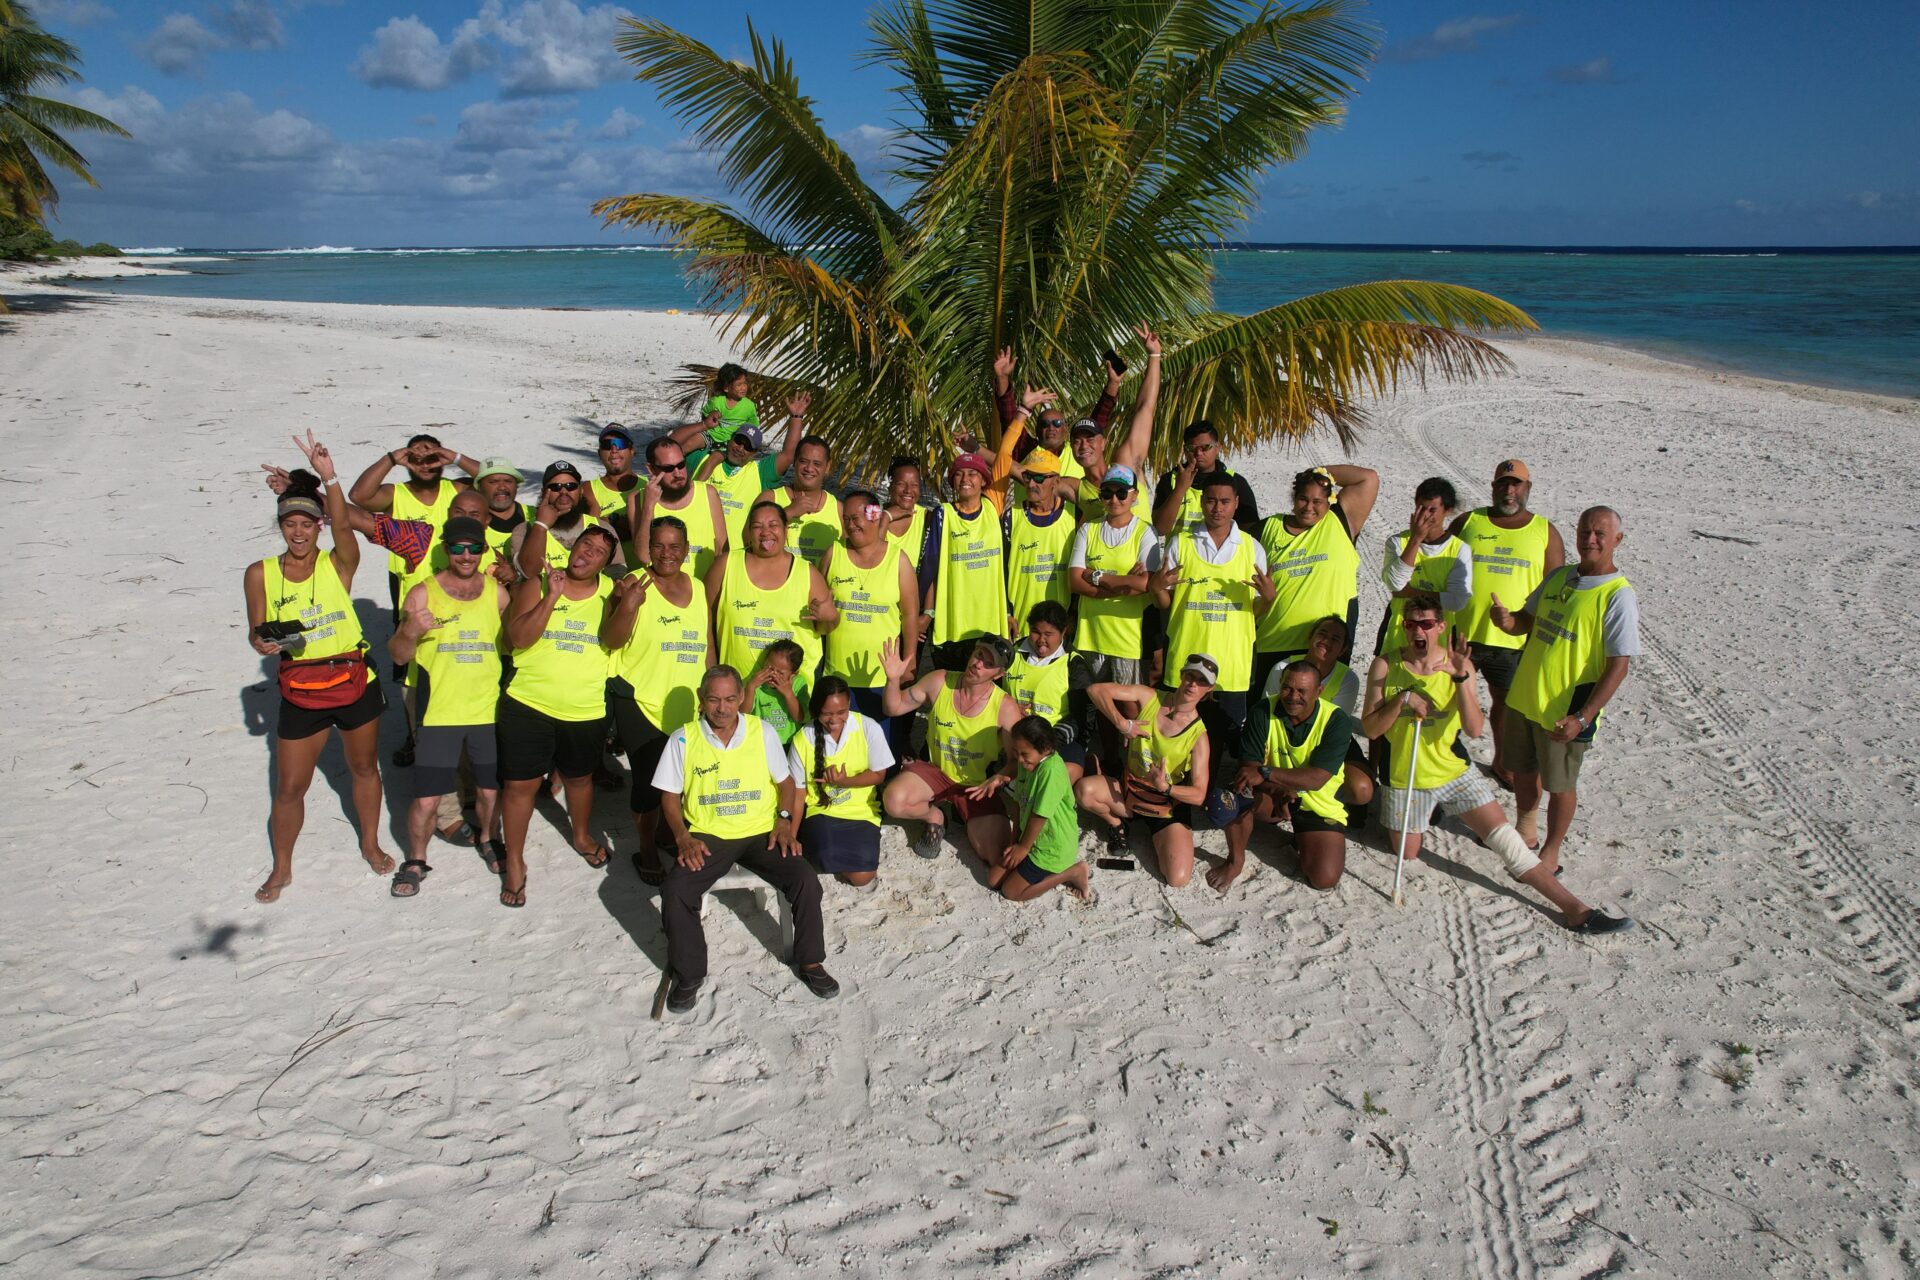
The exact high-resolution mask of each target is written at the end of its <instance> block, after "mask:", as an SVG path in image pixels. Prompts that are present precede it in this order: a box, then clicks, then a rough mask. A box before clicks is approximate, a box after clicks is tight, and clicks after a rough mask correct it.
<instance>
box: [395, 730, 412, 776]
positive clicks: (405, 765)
mask: <svg viewBox="0 0 1920 1280" xmlns="http://www.w3.org/2000/svg"><path fill="white" fill-rule="evenodd" d="M393 767H394V768H396V769H411V768H413V735H412V734H408V735H407V740H406V741H405V742H403V743H401V744H400V746H399V748H398V749H396V750H395V751H394V753H393Z"/></svg>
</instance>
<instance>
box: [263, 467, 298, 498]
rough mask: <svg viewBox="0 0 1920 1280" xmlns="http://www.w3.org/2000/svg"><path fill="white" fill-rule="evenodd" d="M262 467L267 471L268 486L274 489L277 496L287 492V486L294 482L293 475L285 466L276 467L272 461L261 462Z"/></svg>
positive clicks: (274, 494)
mask: <svg viewBox="0 0 1920 1280" xmlns="http://www.w3.org/2000/svg"><path fill="white" fill-rule="evenodd" d="M260 469H261V470H262V471H264V472H266V473H267V488H268V489H270V490H272V492H273V496H274V497H276V498H277V497H279V496H280V495H281V494H283V493H285V492H286V491H287V486H288V485H290V484H292V483H293V477H292V476H290V475H288V474H287V469H286V468H285V467H276V466H274V465H273V464H272V463H271V462H263V463H261V464H260Z"/></svg>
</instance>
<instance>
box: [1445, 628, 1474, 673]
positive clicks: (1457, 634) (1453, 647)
mask: <svg viewBox="0 0 1920 1280" xmlns="http://www.w3.org/2000/svg"><path fill="white" fill-rule="evenodd" d="M1447 674H1448V675H1450V676H1452V677H1453V678H1454V679H1455V680H1465V679H1466V678H1467V677H1468V676H1470V675H1472V674H1473V659H1472V658H1471V657H1470V656H1468V653H1467V634H1466V632H1465V631H1463V630H1461V629H1460V628H1459V627H1454V628H1452V629H1451V630H1450V631H1449V632H1448V634H1447Z"/></svg>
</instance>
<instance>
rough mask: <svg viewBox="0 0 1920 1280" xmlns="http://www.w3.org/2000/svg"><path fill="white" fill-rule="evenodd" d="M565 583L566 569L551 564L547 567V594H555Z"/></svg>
mask: <svg viewBox="0 0 1920 1280" xmlns="http://www.w3.org/2000/svg"><path fill="white" fill-rule="evenodd" d="M566 583H567V571H566V570H565V569H561V568H556V567H554V566H552V565H549V566H548V567H547V594H548V595H557V594H558V593H559V591H560V589H561V588H562V587H564V586H565V585H566Z"/></svg>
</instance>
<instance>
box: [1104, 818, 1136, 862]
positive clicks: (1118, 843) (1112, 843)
mask: <svg viewBox="0 0 1920 1280" xmlns="http://www.w3.org/2000/svg"><path fill="white" fill-rule="evenodd" d="M1100 838H1101V839H1103V840H1105V841H1106V842H1107V852H1108V853H1110V854H1113V855H1114V856H1115V857H1122V858H1124V857H1125V856H1127V854H1128V853H1129V852H1130V851H1131V849H1130V846H1129V845H1128V842H1127V829H1126V827H1125V826H1123V825H1122V824H1120V823H1118V822H1110V823H1108V824H1107V829H1106V830H1105V831H1102V832H1101V833H1100Z"/></svg>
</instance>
